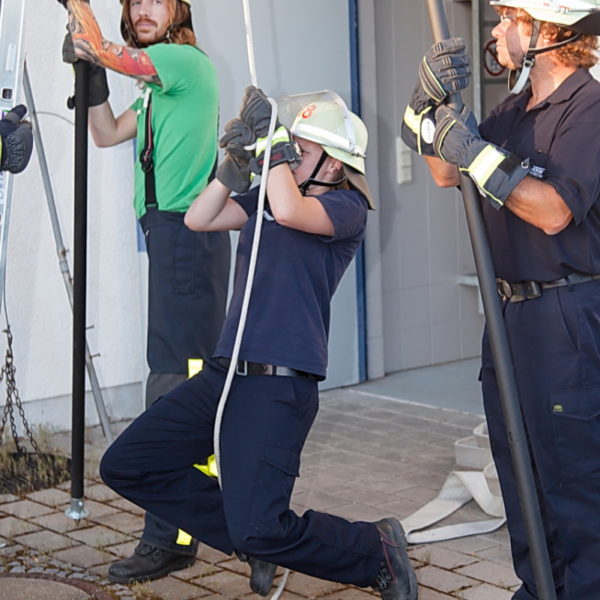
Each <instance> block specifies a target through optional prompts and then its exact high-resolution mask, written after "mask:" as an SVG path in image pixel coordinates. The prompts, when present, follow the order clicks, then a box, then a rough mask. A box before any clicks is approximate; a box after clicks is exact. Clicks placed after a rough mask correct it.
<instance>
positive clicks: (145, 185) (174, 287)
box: [60, 0, 230, 583]
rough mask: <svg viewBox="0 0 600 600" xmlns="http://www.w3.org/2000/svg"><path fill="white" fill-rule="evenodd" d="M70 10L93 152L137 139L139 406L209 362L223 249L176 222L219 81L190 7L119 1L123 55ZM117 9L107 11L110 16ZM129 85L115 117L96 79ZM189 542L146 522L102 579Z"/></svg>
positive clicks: (166, 565) (171, 561)
mask: <svg viewBox="0 0 600 600" xmlns="http://www.w3.org/2000/svg"><path fill="white" fill-rule="evenodd" d="M60 1H61V2H62V3H63V4H66V6H67V8H68V10H69V26H68V28H69V33H68V34H67V36H66V38H65V43H64V45H63V59H64V60H65V61H66V62H74V61H75V60H77V59H83V60H87V61H89V63H90V65H89V71H90V86H89V94H88V102H89V106H90V110H89V122H90V129H91V133H92V137H93V139H94V141H95V143H96V145H98V146H100V147H107V146H114V145H116V144H119V143H121V142H124V141H126V140H129V139H132V138H135V139H136V141H137V152H138V157H137V159H136V160H135V165H134V173H135V196H134V208H135V212H136V216H137V218H138V219H139V223H140V225H141V228H142V230H143V232H144V234H145V242H146V250H147V253H148V259H149V260H148V265H149V273H148V335H147V361H148V366H149V370H150V373H149V375H148V379H147V382H146V406H149V405H151V404H152V403H153V402H154V401H156V400H157V399H158V398H159V397H160V396H162V395H163V394H165V393H166V392H168V391H169V390H170V389H172V388H173V387H175V386H176V385H177V384H178V383H180V382H181V381H184V380H185V379H186V378H187V377H188V364H189V362H190V361H191V360H197V359H201V360H204V359H206V358H209V357H210V355H211V354H212V352H213V350H214V348H215V344H216V341H217V338H218V334H219V332H220V329H221V325H222V323H223V319H224V317H225V306H226V300H227V287H228V281H229V263H230V245H229V236H228V234H227V233H226V232H218V233H199V232H192V231H190V230H189V229H188V228H187V227H186V226H185V224H184V222H183V219H184V215H185V212H186V211H187V209H188V208H189V206H190V205H191V203H192V201H193V200H194V199H195V197H196V196H197V195H198V194H199V193H200V192H201V191H202V190H203V189H204V188H205V187H206V185H207V183H208V181H209V180H210V178H211V176H212V173H213V170H214V166H215V164H216V156H217V128H218V107H219V98H218V82H217V77H216V72H215V68H214V66H213V64H212V62H211V61H210V59H209V58H208V57H207V56H206V54H205V53H204V52H202V51H201V50H200V49H199V48H198V47H197V46H196V37H195V35H194V31H193V28H192V21H191V3H190V0H121V4H122V9H121V10H122V14H121V32H122V34H123V38H124V40H125V45H122V44H118V43H114V42H111V41H109V40H106V39H105V38H104V37H103V36H102V32H101V30H100V28H99V26H98V24H97V22H96V19H95V17H94V14H93V12H92V10H91V8H90V5H89V3H88V2H86V1H84V0H68V2H67V1H66V0H60ZM117 6H119V5H118V4H117V3H116V2H115V7H117ZM106 68H108V69H112V70H113V71H116V72H117V73H121V74H123V75H127V76H129V77H133V78H134V79H136V80H137V81H138V82H139V87H140V90H141V94H140V97H139V98H138V99H137V100H135V101H134V102H133V104H132V105H131V106H130V108H128V109H127V110H125V111H124V112H123V113H122V114H121V115H119V116H117V117H115V116H114V114H113V111H112V108H111V106H110V103H109V101H108V98H109V89H108V83H107V77H106V71H105V69H106ZM196 550H197V542H196V541H194V540H193V539H192V538H191V536H190V535H189V534H187V533H185V532H183V531H179V530H178V529H177V528H175V527H173V526H172V525H171V524H169V523H168V522H166V521H164V520H162V519H158V518H155V517H153V516H152V515H146V523H145V528H144V532H143V534H142V538H141V541H140V544H139V545H138V546H137V548H136V549H135V551H134V553H133V555H132V556H130V557H128V558H126V559H123V560H120V561H117V562H115V563H114V564H112V565H111V567H110V568H109V572H108V576H109V579H110V580H111V581H115V582H118V583H130V582H136V581H146V580H149V579H156V578H159V577H163V576H165V575H167V574H168V573H170V572H171V571H173V570H177V569H181V568H184V567H186V566H189V565H190V564H192V563H193V562H194V560H195V555H196Z"/></svg>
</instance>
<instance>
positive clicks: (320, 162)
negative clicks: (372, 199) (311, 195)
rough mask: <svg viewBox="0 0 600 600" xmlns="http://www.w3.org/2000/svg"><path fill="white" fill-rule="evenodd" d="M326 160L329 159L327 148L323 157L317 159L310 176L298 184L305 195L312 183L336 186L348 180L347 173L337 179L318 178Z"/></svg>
mask: <svg viewBox="0 0 600 600" xmlns="http://www.w3.org/2000/svg"><path fill="white" fill-rule="evenodd" d="M326 160H327V152H325V150H322V151H321V157H320V158H319V160H318V161H317V164H316V166H315V168H314V169H313V172H312V173H311V174H310V176H309V177H308V178H307V179H305V180H304V181H303V182H302V183H301V184H300V185H299V186H298V189H299V190H300V193H301V194H302V195H303V196H306V193H307V192H308V188H309V187H310V186H311V185H322V186H324V187H335V186H336V185H340V183H342V182H343V181H345V180H346V175H344V176H343V177H342V178H341V179H338V180H337V181H321V180H320V179H316V176H317V173H318V172H319V171H320V170H321V167H322V166H323V163H324V162H325V161H326Z"/></svg>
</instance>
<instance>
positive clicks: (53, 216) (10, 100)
mask: <svg viewBox="0 0 600 600" xmlns="http://www.w3.org/2000/svg"><path fill="white" fill-rule="evenodd" d="M38 1H39V0H38ZM24 30H25V0H0V110H1V111H2V114H3V115H4V113H5V112H7V111H9V110H11V109H12V108H13V107H14V106H15V105H16V101H17V97H18V95H19V91H20V89H21V86H22V85H23V86H24V92H25V100H26V104H27V108H28V110H29V116H30V118H31V120H32V125H33V135H34V141H35V151H36V154H37V156H38V160H39V165H40V170H41V174H42V180H43V183H44V190H45V193H46V200H47V204H48V210H49V212H50V220H51V223H52V230H53V233H54V240H55V244H56V250H57V253H58V258H59V262H60V270H61V273H62V275H63V280H64V283H65V287H66V290H67V296H68V299H69V303H70V305H71V308H73V282H72V279H71V274H70V271H69V265H68V263H67V260H66V255H67V250H66V248H65V246H64V243H63V239H62V234H61V231H60V224H59V220H58V213H57V210H56V203H55V201H54V193H53V191H52V184H51V180H50V174H49V171H48V164H47V162H46V156H45V153H44V146H43V142H42V136H41V133H40V128H39V123H38V119H37V113H36V110H35V103H34V98H33V92H32V89H31V82H30V80H29V75H28V72H27V67H26V64H25V53H24V50H23V38H24ZM12 188H13V176H12V175H11V174H10V173H8V172H0V306H1V305H2V300H3V297H4V293H5V283H6V282H5V274H6V254H7V242H8V224H9V220H10V208H11V200H12ZM85 362H86V370H87V373H88V378H89V381H90V386H91V389H92V395H93V397H94V402H95V405H96V411H97V413H98V418H99V420H100V424H101V426H102V430H103V432H104V437H105V438H106V439H107V441H108V442H109V443H112V441H113V440H114V436H113V434H112V432H111V429H110V422H109V419H108V414H107V412H106V407H105V405H104V401H103V398H102V391H101V389H100V384H99V382H98V377H97V375H96V369H95V367H94V363H93V357H92V354H91V353H90V349H89V347H88V345H87V343H86V361H85Z"/></svg>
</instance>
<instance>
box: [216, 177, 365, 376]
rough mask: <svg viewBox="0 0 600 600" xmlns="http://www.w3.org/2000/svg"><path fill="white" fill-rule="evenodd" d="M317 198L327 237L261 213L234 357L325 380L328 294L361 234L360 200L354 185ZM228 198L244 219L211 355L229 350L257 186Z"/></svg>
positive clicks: (228, 353)
mask: <svg viewBox="0 0 600 600" xmlns="http://www.w3.org/2000/svg"><path fill="white" fill-rule="evenodd" d="M317 197H318V199H319V201H320V202H321V204H322V205H323V207H324V208H325V211H326V212H327V215H328V216H329V218H330V219H331V222H332V223H333V227H334V234H333V236H320V235H315V234H312V233H305V232H303V231H298V230H296V229H291V228H289V227H284V226H282V225H279V224H278V223H277V222H276V221H275V220H273V217H272V216H270V214H268V212H267V211H265V213H267V214H266V218H265V220H264V222H263V224H262V232H261V233H262V235H261V242H260V249H259V252H258V258H257V263H256V274H255V278H254V285H253V287H252V296H251V299H250V307H249V310H248V318H247V321H246V328H245V330H244V337H243V338H242V346H241V348H240V359H241V360H247V361H251V362H260V363H266V364H273V365H281V366H285V367H290V368H292V369H298V370H300V371H306V372H308V373H313V374H315V375H318V376H319V377H322V378H324V377H325V374H326V368H327V339H328V335H329V315H330V304H331V297H332V296H333V293H334V292H335V290H336V288H337V286H338V283H339V282H340V279H341V278H342V275H343V274H344V271H345V270H346V268H347V267H348V265H349V264H350V261H351V260H352V258H353V257H354V255H355V254H356V251H357V249H358V247H359V245H360V243H361V242H362V240H363V238H364V235H365V226H366V220H367V203H366V200H365V199H364V198H363V196H362V194H360V193H359V192H357V191H354V190H348V191H346V190H334V191H330V192H326V193H325V194H322V195H321V196H317ZM234 200H236V201H237V202H238V203H239V204H240V206H241V207H242V208H243V209H244V210H245V211H246V213H247V214H248V217H249V218H248V221H247V222H246V224H245V225H244V227H243V228H242V230H241V232H240V237H239V241H238V250H237V256H236V265H235V276H234V284H233V294H232V298H231V303H230V306H229V311H228V313H227V317H226V319H225V325H224V326H223V331H222V333H221V338H220V340H219V343H218V344H217V349H216V351H215V356H225V357H230V356H231V354H232V351H233V343H234V340H235V335H236V332H237V325H238V323H239V318H240V310H241V305H242V299H243V295H244V289H245V286H246V278H247V274H248V265H249V263H250V252H251V247H252V238H253V236H254V227H255V225H256V207H257V204H258V188H254V189H253V190H251V191H250V192H248V193H247V194H244V195H240V196H236V197H235V198H234Z"/></svg>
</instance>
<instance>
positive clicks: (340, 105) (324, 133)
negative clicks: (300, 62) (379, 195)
mask: <svg viewBox="0 0 600 600" xmlns="http://www.w3.org/2000/svg"><path fill="white" fill-rule="evenodd" d="M306 100H308V101H306ZM294 101H295V102H294ZM300 102H302V104H300V106H301V108H300V109H299V110H298V105H299V103H300ZM282 105H283V106H282ZM279 106H280V119H281V120H282V122H283V123H284V124H286V123H285V112H286V109H287V111H288V112H289V111H290V110H293V109H294V108H295V109H296V110H295V111H294V114H296V116H295V119H294V121H293V123H292V124H291V126H290V131H291V133H292V134H293V135H295V136H298V137H301V138H304V139H305V140H309V141H311V142H315V143H317V144H320V145H321V146H322V147H323V150H324V151H325V152H326V153H327V154H328V155H329V156H331V157H332V158H335V159H337V160H339V161H340V162H341V163H342V164H343V165H344V173H345V175H346V177H347V178H348V182H349V183H350V185H351V187H353V188H355V189H358V190H359V191H360V192H362V193H363V195H364V196H365V198H366V199H367V202H368V204H369V207H370V208H375V204H374V202H373V198H372V196H371V192H370V190H369V185H368V183H367V180H366V178H365V157H366V149H367V141H368V133H367V128H366V126H365V124H364V123H363V122H362V120H361V119H360V118H359V117H358V116H357V115H355V114H354V113H353V112H351V111H350V110H348V108H347V107H346V104H345V102H344V101H343V100H342V98H340V96H338V95H337V94H336V93H335V92H331V91H325V92H318V93H315V94H301V95H299V96H288V97H286V99H285V100H284V101H281V100H280V103H279Z"/></svg>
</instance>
